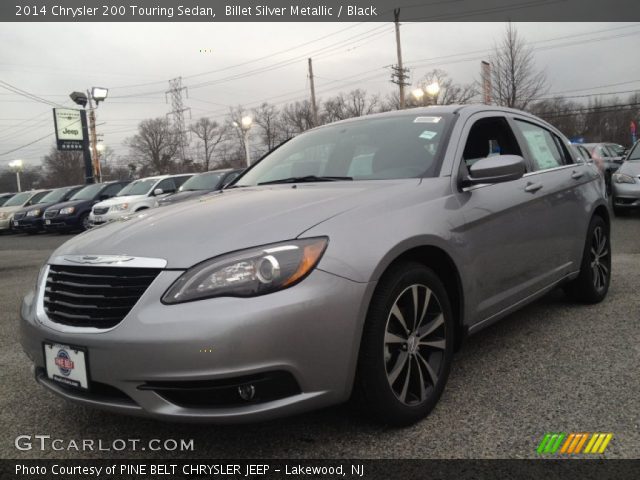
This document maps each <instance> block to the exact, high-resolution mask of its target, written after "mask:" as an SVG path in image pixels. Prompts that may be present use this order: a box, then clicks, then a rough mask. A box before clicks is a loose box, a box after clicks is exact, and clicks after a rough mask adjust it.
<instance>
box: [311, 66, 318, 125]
mask: <svg viewBox="0 0 640 480" xmlns="http://www.w3.org/2000/svg"><path fill="white" fill-rule="evenodd" d="M309 85H310V86H311V109H312V111H313V126H314V127H317V126H318V124H319V123H320V122H318V106H317V105H316V86H315V82H314V81H313V63H311V58H309Z"/></svg>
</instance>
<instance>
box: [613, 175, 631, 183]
mask: <svg viewBox="0 0 640 480" xmlns="http://www.w3.org/2000/svg"><path fill="white" fill-rule="evenodd" d="M612 178H613V181H614V182H616V183H636V180H635V178H633V177H632V176H630V175H625V174H624V173H614V174H613V175H612Z"/></svg>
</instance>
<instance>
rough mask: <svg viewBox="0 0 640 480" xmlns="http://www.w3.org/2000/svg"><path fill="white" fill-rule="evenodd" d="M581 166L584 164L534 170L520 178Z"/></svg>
mask: <svg viewBox="0 0 640 480" xmlns="http://www.w3.org/2000/svg"><path fill="white" fill-rule="evenodd" d="M581 165H584V164H578V163H570V164H568V165H560V166H559V167H553V168H546V169H544V170H536V171H534V172H527V173H525V174H524V175H523V176H522V177H523V178H524V177H529V176H531V175H538V174H540V173H547V172H553V171H555V170H565V169H567V168H577V167H580V166H581Z"/></svg>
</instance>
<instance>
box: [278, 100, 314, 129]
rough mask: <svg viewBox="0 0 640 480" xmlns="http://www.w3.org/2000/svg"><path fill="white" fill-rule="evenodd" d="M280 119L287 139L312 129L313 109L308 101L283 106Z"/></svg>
mask: <svg viewBox="0 0 640 480" xmlns="http://www.w3.org/2000/svg"><path fill="white" fill-rule="evenodd" d="M280 118H281V121H282V127H283V130H284V131H285V132H286V133H285V134H286V135H287V137H290V136H293V135H294V134H297V133H301V132H304V131H305V130H309V129H310V128H313V127H314V115H313V107H312V105H311V102H310V101H309V100H303V101H302V102H295V103H289V104H287V105H285V106H284V108H283V109H282V110H281V116H280Z"/></svg>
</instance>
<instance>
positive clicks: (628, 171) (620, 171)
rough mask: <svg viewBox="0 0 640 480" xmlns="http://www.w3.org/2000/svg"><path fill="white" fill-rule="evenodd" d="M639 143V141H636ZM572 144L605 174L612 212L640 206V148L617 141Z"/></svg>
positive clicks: (618, 212)
mask: <svg viewBox="0 0 640 480" xmlns="http://www.w3.org/2000/svg"><path fill="white" fill-rule="evenodd" d="M639 143H640V142H639ZM574 147H575V149H576V151H577V153H578V155H580V156H581V157H582V158H583V159H584V160H586V161H588V162H591V161H592V162H594V163H595V164H596V165H597V166H598V168H599V169H600V170H601V172H602V173H603V175H604V179H605V184H606V186H607V193H608V194H609V195H610V196H611V197H612V204H613V211H614V213H615V214H616V215H619V214H620V213H622V212H623V211H625V210H628V209H632V208H638V207H640V147H638V143H636V144H635V145H633V146H632V147H631V148H630V149H628V150H627V149H626V148H625V147H623V146H622V145H619V144H617V143H606V142H604V143H576V144H574Z"/></svg>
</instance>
